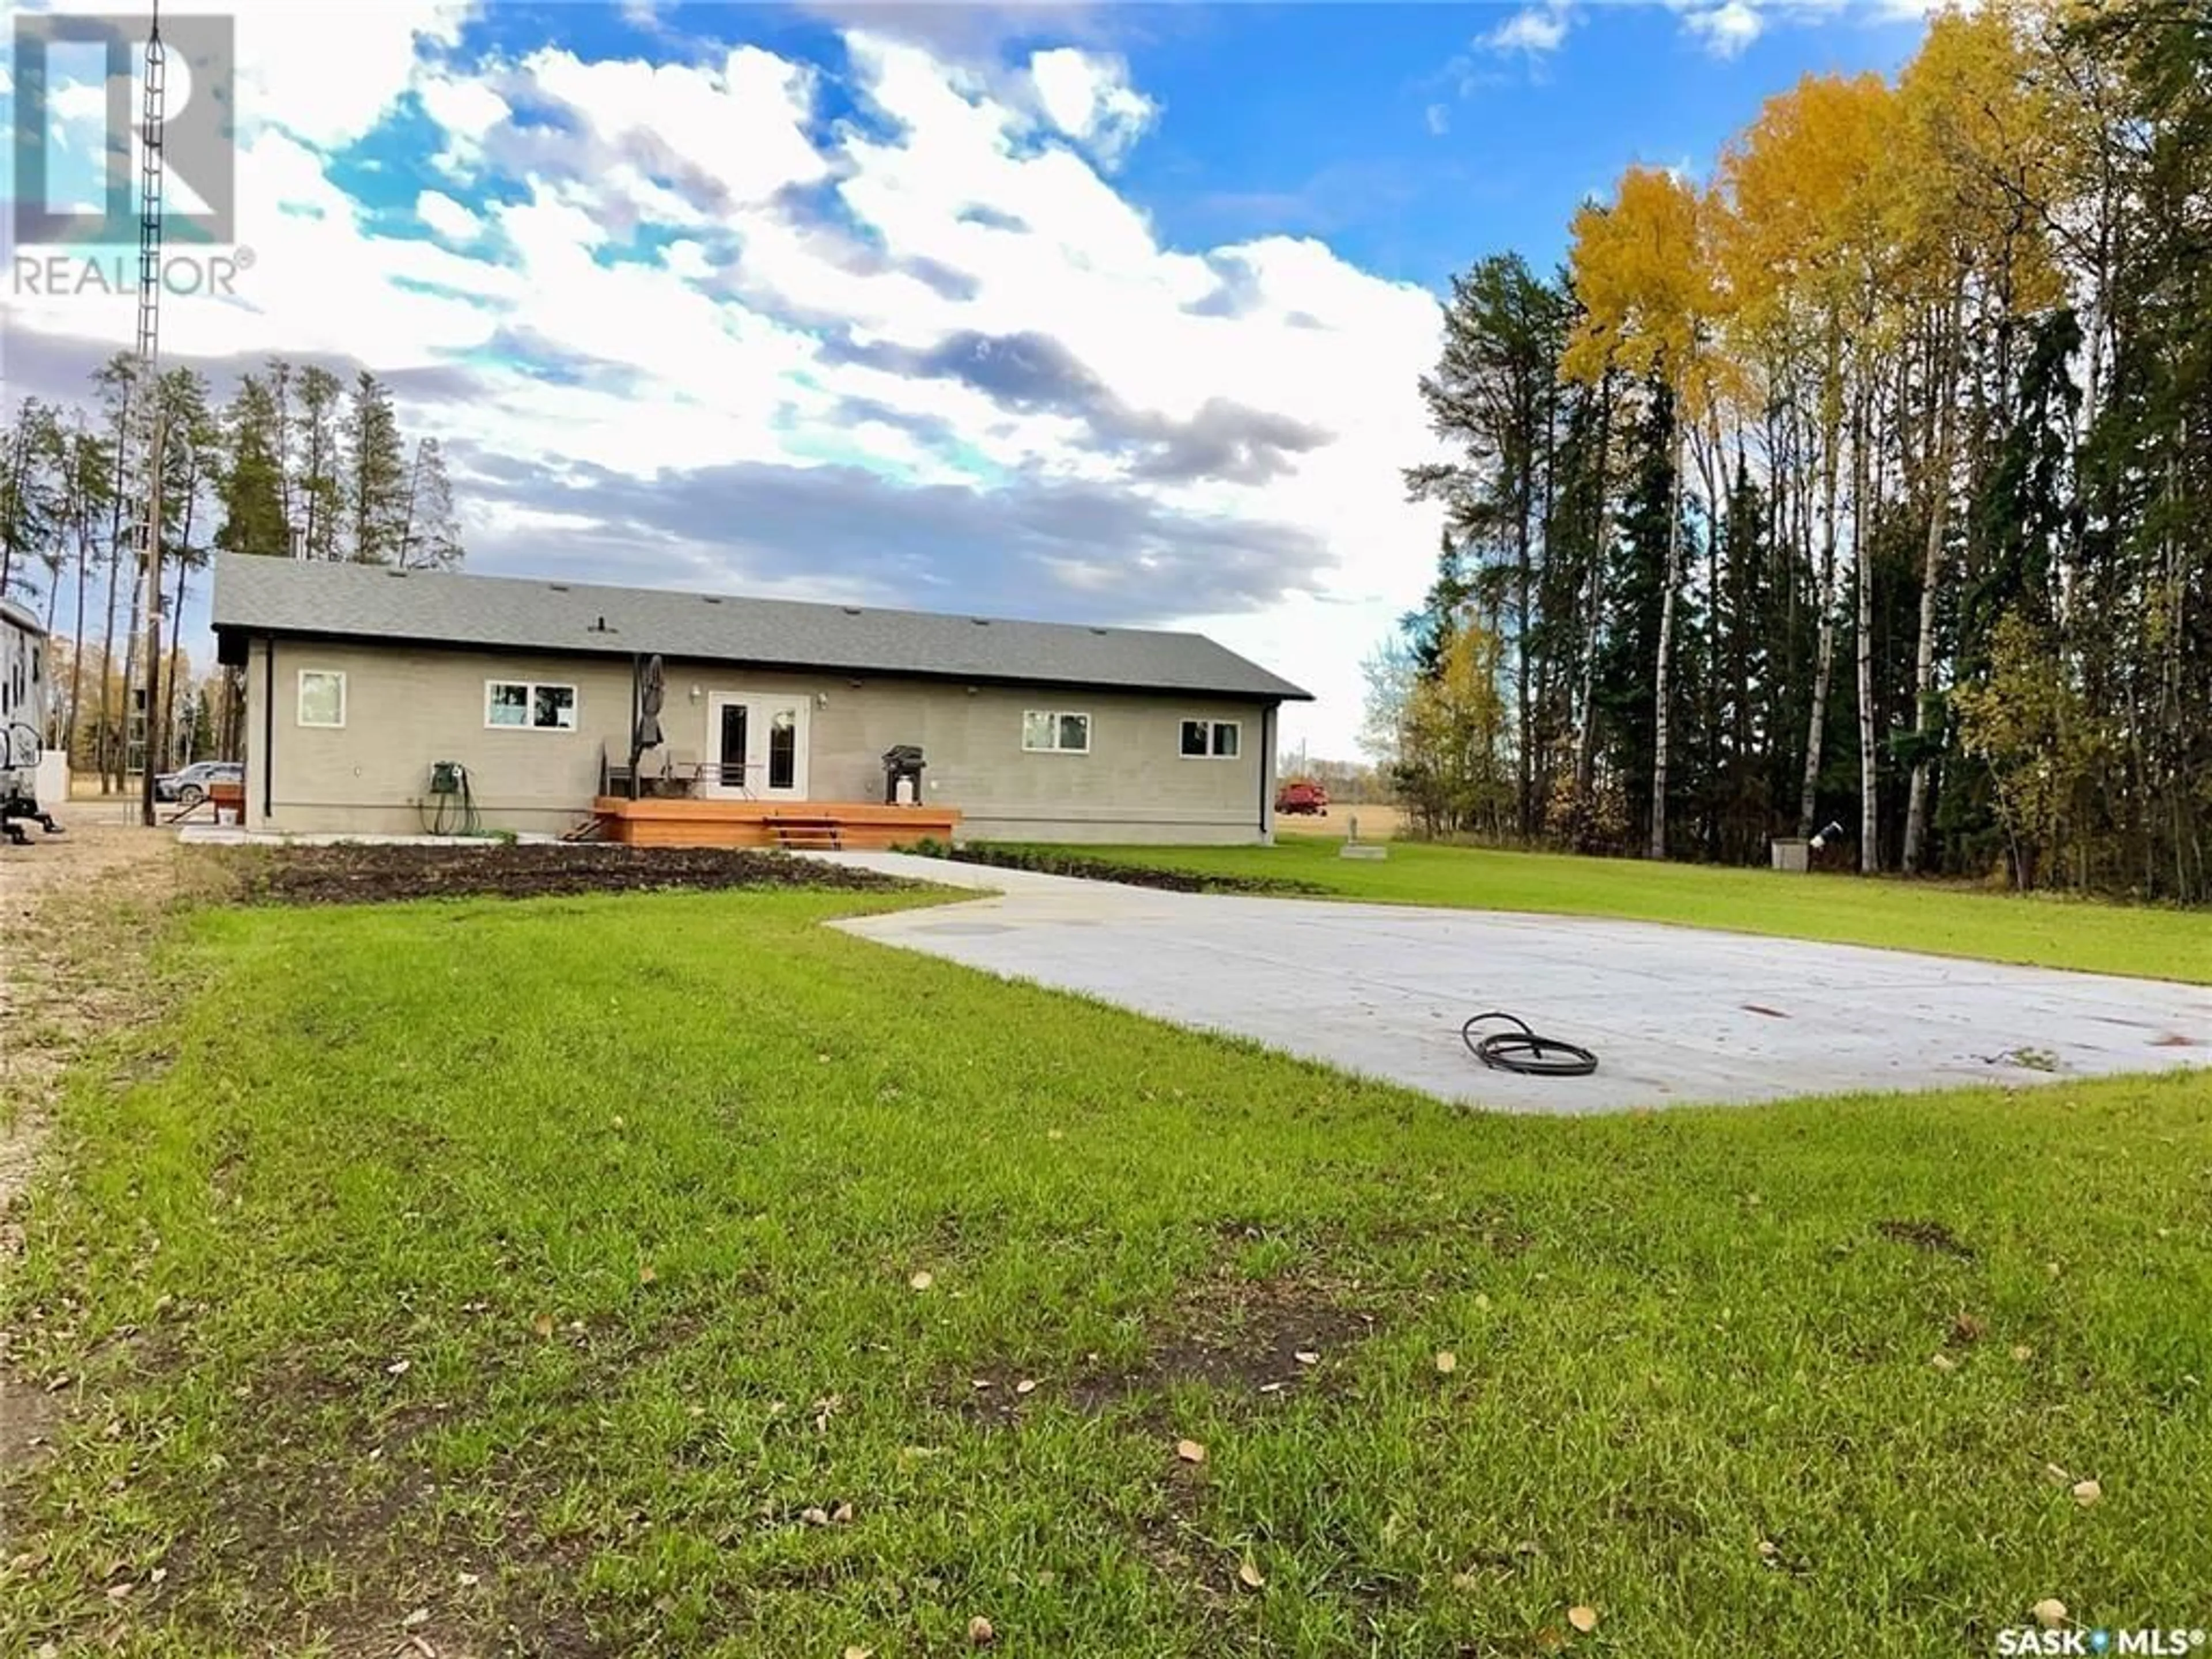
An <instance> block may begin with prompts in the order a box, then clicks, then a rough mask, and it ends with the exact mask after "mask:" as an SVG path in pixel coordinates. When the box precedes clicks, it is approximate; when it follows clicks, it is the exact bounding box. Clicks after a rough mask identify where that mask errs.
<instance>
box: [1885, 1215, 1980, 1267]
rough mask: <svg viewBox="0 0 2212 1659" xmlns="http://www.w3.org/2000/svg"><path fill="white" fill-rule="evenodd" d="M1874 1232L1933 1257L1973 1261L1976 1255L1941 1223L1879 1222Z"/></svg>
mask: <svg viewBox="0 0 2212 1659" xmlns="http://www.w3.org/2000/svg"><path fill="white" fill-rule="evenodd" d="M1874 1230H1875V1231H1876V1232H1878V1233H1880V1234H1881V1236H1882V1237H1884V1238H1887V1239H1891V1240H1893V1241H1894V1242H1896V1243H1899V1244H1911V1245H1913V1246H1915V1247H1916V1248H1917V1249H1923V1250H1926V1251H1928V1252H1929V1254H1930V1255H1955V1256H1957V1257H1959V1258H1960V1260H1962V1261H1972V1260H1973V1259H1974V1253H1973V1251H1972V1250H1971V1249H1967V1248H1966V1245H1964V1244H1962V1243H1960V1242H1959V1239H1958V1237H1957V1236H1956V1235H1955V1234H1954V1233H1953V1232H1952V1231H1951V1230H1950V1229H1949V1228H1948V1227H1947V1226H1945V1225H1943V1224H1942V1222H1940V1221H1877V1222H1875V1224H1874Z"/></svg>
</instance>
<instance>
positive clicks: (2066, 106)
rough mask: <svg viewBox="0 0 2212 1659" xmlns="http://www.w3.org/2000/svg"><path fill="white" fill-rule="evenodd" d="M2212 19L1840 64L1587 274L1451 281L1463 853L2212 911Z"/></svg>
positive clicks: (1448, 353)
mask: <svg viewBox="0 0 2212 1659" xmlns="http://www.w3.org/2000/svg"><path fill="white" fill-rule="evenodd" d="M2209 261H2212V12H2208V11H2207V10H2205V9H2204V8H2203V6H2202V4H2201V3H2200V0H2131V3H2129V4H2126V5H2124V6H2123V5H2110V6H2107V5H2092V4H2087V3H2074V0H2007V3H1990V4H1988V5H1984V7H1982V8H1980V9H1978V10H1977V11H1974V12H1972V13H1971V14H1966V13H1959V12H1951V13H1946V14H1942V15H1938V16H1937V17H1936V18H1935V19H1934V20H1933V21H1932V22H1931V25H1930V27H1929V33H1928V35H1927V37H1926V39H1925V40H1924V41H1923V45H1922V46H1921V49H1920V50H1919V52H1917V55H1916V56H1915V57H1914V58H1913V59H1912V60H1911V62H1910V63H1909V64H1907V65H1906V66H1905V68H1904V69H1903V70H1902V71H1901V72H1900V73H1899V75H1898V76H1897V77H1896V78H1895V79H1894V80H1887V79H1885V78H1883V77H1881V76H1875V75H1863V76H1853V77H1844V76H1808V77H1807V78H1806V79H1804V80H1803V81H1802V82H1799V84H1798V85H1797V86H1796V88H1793V89H1791V90H1790V91H1788V92H1786V93H1784V94H1780V95H1778V96H1777V97H1775V98H1773V99H1771V100H1769V101H1768V102H1767V103H1766V105H1765V107H1764V108H1763V109H1762V111H1761V112H1760V113H1759V117H1758V118H1757V119H1756V121H1754V122H1753V124H1752V125H1750V126H1749V128H1748V129H1747V130H1746V131H1743V132H1741V134H1739V135H1738V136H1737V137H1735V139H1734V140H1733V141H1732V142H1731V143H1729V144H1728V145H1727V146H1726V148H1725V149H1724V150H1723V154H1722V155H1721V157H1720V159H1719V163H1718V166H1717V169H1716V171H1715V174H1714V176H1713V178H1712V179H1711V181H1710V182H1709V183H1706V184H1704V185H1699V184H1695V183H1692V181H1690V180H1688V179H1683V178H1681V177H1679V176H1676V175H1675V174H1674V173H1670V172H1667V171H1663V170H1658V169H1651V168H1644V167H1631V168H1629V169H1628V170H1627V171H1626V172H1625V173H1623V174H1622V176H1621V177H1620V180H1619V182H1618V184H1617V185H1616V187H1615V189H1614V190H1613V194H1612V196H1611V198H1610V199H1609V200H1607V201H1605V202H1602V203H1599V202H1592V203H1589V204H1585V205H1584V206H1583V209H1582V210H1580V211H1579V212H1578V213H1577V215H1576V216H1575V217H1574V220H1573V223H1572V226H1571V251H1570V253H1569V257H1568V259H1567V261H1566V264H1565V268H1564V269H1562V270H1559V271H1558V272H1557V273H1555V274H1553V275H1552V276H1539V275H1537V274H1536V273H1535V271H1534V270H1532V269H1531V268H1530V266H1529V265H1528V263H1527V261H1525V260H1524V259H1522V258H1521V257H1519V256H1518V255H1516V254H1512V253H1505V254H1501V255H1498V256H1496V257H1493V258H1486V259H1483V260H1481V261H1480V262H1479V263H1478V264H1475V265H1474V267H1473V268H1472V269H1471V270H1468V271H1467V272H1466V273H1465V274H1463V275H1462V276H1456V277H1455V278H1454V280H1453V283H1452V287H1451V294H1450V297H1449V301H1448V302H1447V303H1446V305H1445V307H1444V342H1443V351H1442V355H1441V357H1440V360H1439V362H1437V366H1436V368H1434V370H1433V371H1432V372H1431V373H1430V374H1427V375H1425V376H1424V377H1423V379H1422V380H1421V383H1420V391H1421V395H1422V397H1423V398H1424V399H1425V403H1426V404H1427V407H1428V410H1429V412H1430V414H1431V420H1432V424H1433V428H1434V430H1435V431H1436V433H1437V435H1438V436H1439V438H1440V439H1442V440H1443V442H1444V444H1445V446H1446V447H1447V453H1448V454H1449V457H1450V459H1448V460H1445V461H1443V462H1440V463H1437V464H1431V465H1419V466H1416V467H1413V468H1411V469H1409V470H1408V471H1407V475H1406V477H1407V487H1408V489H1409V492H1410V494H1411V495H1412V496H1413V498H1414V499H1416V500H1423V501H1435V502H1437V503H1440V504H1441V505H1442V507H1443V521H1444V525H1445V530H1444V535H1443V546H1442V549H1441V550H1440V555H1439V558H1438V562H1437V576H1436V580H1435V582H1434V585H1433V586H1431V590H1430V591H1429V592H1428V593H1427V595H1426V596H1425V599H1424V600H1423V602H1422V604H1421V605H1420V606H1419V609H1418V610H1417V611H1414V612H1413V614H1411V615H1409V616H1408V617H1407V618H1406V619H1405V622H1404V624H1403V626H1402V628H1401V630H1400V632H1399V633H1398V634H1397V635H1395V636H1394V637H1393V638H1392V639H1391V640H1389V641H1387V642H1386V644H1385V645H1384V647H1383V648H1382V649H1381V650H1380V651H1379V652H1378V653H1376V656H1375V657H1374V658H1373V659H1371V660H1370V663H1369V664H1368V678H1369V684H1370V698H1369V726H1368V744H1369V747H1370V749H1371V750H1373V751H1374V752H1375V753H1376V754H1377V755H1378V756H1379V757H1382V758H1383V759H1384V760H1385V761H1386V762H1387V763H1388V764H1389V766H1390V768H1391V769H1392V772H1393V775H1394V777H1395V781H1396V782H1397V784H1398V787H1399V788H1400V790H1401V794H1402V796H1403V798H1404V799H1405V800H1406V802H1407V805H1408V806H1409V807H1410V808H1411V809H1412V811H1413V812H1414V813H1415V814H1416V816H1417V817H1419V819H1420V820H1421V821H1422V822H1424V823H1426V824H1427V825H1428V826H1429V827H1430V828H1431V829H1433V830H1436V831H1439V832H1458V833H1474V834H1480V835H1486V836H1495V837H1499V838H1504V839H1514V840H1519V841H1522V842H1543V843H1548V844H1554V845H1563V846H1567V847H1571V848H1579V849H1583V850H1586V851H1603V852H1639V853H1643V854H1648V855H1650V856H1653V857H1689V858H1696V859H1704V860H1719V861H1730V862H1748V861H1759V860H1765V857H1766V848H1767V846H1768V843H1769V842H1770V841H1771V839H1772V838H1774V837H1777V836H1810V835H1812V834H1814V832H1815V831H1817V830H1820V829H1825V828H1826V827H1828V826H1829V825H1830V824H1831V823H1835V824H1838V825H1840V827H1841V828H1842V829H1843V831H1844V836H1845V838H1846V839H1847V840H1849V841H1852V842H1855V843H1856V852H1857V860H1858V863H1859V866H1860V867H1861V868H1862V869H1863V870H1865V871H1867V872H1877V871H1885V870H1901V871H1904V872H1936V873H1947V874H1953V875H1964V876H1972V877H1984V876H1990V875H2002V877H2004V878H2008V879H2009V880H2010V881H2011V882H2013V883H2014V884H2017V885H2018V886H2020V887H2022V888H2029V887H2040V886H2069V887H2076V888H2081V889H2093V890H2117V891H2125V892H2131V893H2136V894H2139V895H2142V896H2156V897H2166V898H2176V899H2180V900H2184V901H2190V902H2201V901H2203V900H2204V899H2206V898H2207V897H2208V896H2212V870H2208V866H2207V861H2206V847H2205V831H2206V827H2207V825H2206V820H2207V817H2208V814H2212V720H2209V719H2208V709H2212V701H2209V700H2212V528H2208V510H2212V276H2208V270H2212V264H2208V262H2209Z"/></svg>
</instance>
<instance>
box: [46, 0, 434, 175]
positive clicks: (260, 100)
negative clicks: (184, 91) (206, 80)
mask: <svg viewBox="0 0 2212 1659" xmlns="http://www.w3.org/2000/svg"><path fill="white" fill-rule="evenodd" d="M88 9H97V8H96V7H93V8H88ZM474 9H475V7H474V5H473V4H472V3H471V0H315V3H313V4H302V3H301V0H225V3H224V5H223V6H222V10H223V11H224V12H225V13H227V14H228V15H229V16H230V17H231V19H232V20H233V28H234V47H235V50H236V52H237V61H238V80H237V88H236V97H237V109H238V113H239V122H240V127H241V128H242V129H244V130H245V131H247V132H249V133H250V132H251V131H252V130H253V129H255V128H257V127H259V126H262V125H270V126H278V127H283V128H284V129H285V130H287V131H289V132H291V133H292V134H294V135H295V137H299V138H301V140H303V141H305V142H306V143H309V144H313V145H314V146H316V147H317V148H319V149H331V148H334V147H336V146H338V145H342V144H344V143H349V142H350V141H352V140H354V139H356V138H359V137H361V136H362V134H364V133H366V132H367V131H369V129H370V128H372V127H373V126H374V125H376V123H377V121H378V120H379V119H380V118H381V117H382V116H383V114H384V113H385V112H386V110H388V109H389V108H390V107H391V106H392V103H393V102H394V101H395V100H397V99H398V97H399V96H400V94H402V93H403V92H404V91H405V90H406V88H407V85H408V81H409V77H410V75H411V73H412V71H413V70H414V67H415V62H416V52H417V49H418V46H421V45H422V44H435V45H447V46H450V45H451V44H453V42H454V41H455V40H458V39H459V33H460V27H461V25H462V23H463V21H465V19H466V18H467V16H468V15H469V14H470V13H471V11H473V10H474Z"/></svg>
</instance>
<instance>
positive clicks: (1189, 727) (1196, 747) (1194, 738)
mask: <svg viewBox="0 0 2212 1659" xmlns="http://www.w3.org/2000/svg"><path fill="white" fill-rule="evenodd" d="M1242 738H1243V731H1242V729H1241V727H1240V725H1239V723H1238V722H1237V721H1236V720H1185V721H1184V722H1183V723H1182V757H1183V758H1184V759H1185V760H1235V759H1236V758H1237V750H1238V747H1239V744H1240V741H1241V739H1242Z"/></svg>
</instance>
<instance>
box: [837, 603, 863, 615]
mask: <svg viewBox="0 0 2212 1659" xmlns="http://www.w3.org/2000/svg"><path fill="white" fill-rule="evenodd" d="M840 608H841V609H842V611H844V613H845V614H846V615H847V616H848V617H857V616H859V615H860V606H859V605H843V606H841V607H840Z"/></svg>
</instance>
